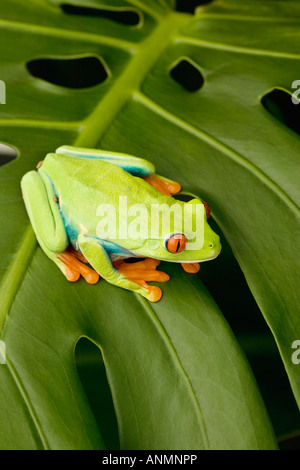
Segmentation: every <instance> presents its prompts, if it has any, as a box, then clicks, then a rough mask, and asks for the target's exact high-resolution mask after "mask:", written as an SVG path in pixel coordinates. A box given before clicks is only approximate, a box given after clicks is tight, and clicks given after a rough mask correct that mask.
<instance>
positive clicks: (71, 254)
mask: <svg viewBox="0 0 300 470" xmlns="http://www.w3.org/2000/svg"><path fill="white" fill-rule="evenodd" d="M21 192H22V197H23V200H24V204H25V208H26V210H27V214H28V217H29V220H30V223H31V225H32V228H33V230H34V233H35V236H36V238H37V242H38V243H39V245H40V247H41V248H42V250H43V251H44V253H45V254H46V255H47V256H48V258H50V259H51V260H52V261H53V262H54V263H55V264H56V265H57V266H58V268H59V269H60V270H61V271H62V273H63V274H64V276H65V278H66V279H67V280H68V281H70V282H75V281H78V280H79V278H81V277H82V278H84V279H85V281H86V282H87V283H88V284H91V285H94V284H97V283H98V281H99V279H100V278H103V279H105V280H106V281H107V282H109V283H111V284H113V285H115V286H118V287H121V288H123V289H126V290H129V291H132V292H134V293H136V294H138V295H141V296H143V297H144V298H146V299H147V300H148V301H150V302H157V301H159V300H160V299H161V297H162V289H161V287H159V286H158V285H157V284H159V283H165V282H167V281H169V279H170V276H169V274H167V273H165V272H164V271H161V270H159V269H157V268H158V266H159V265H160V263H161V262H171V263H178V264H181V266H182V267H183V269H184V271H185V272H186V273H188V274H196V273H197V272H198V271H199V269H200V263H201V262H204V261H209V260H212V259H215V258H216V257H217V256H218V255H219V253H220V251H221V243H220V237H219V236H218V235H217V233H215V232H214V231H213V230H212V228H211V227H210V225H209V223H208V218H209V217H210V207H209V206H208V204H207V203H206V202H205V201H203V200H202V199H200V198H199V197H197V196H193V197H191V198H190V200H188V201H184V198H180V197H179V196H180V194H182V188H181V184H180V183H178V182H177V181H174V180H172V179H169V178H166V177H165V176H162V175H160V174H158V173H156V168H155V166H154V164H153V163H152V162H150V161H148V160H146V159H144V158H141V157H138V156H133V155H130V154H126V153H122V152H113V151H106V150H103V149H92V148H83V147H76V146H70V145H62V146H60V147H58V148H57V149H56V150H55V152H52V153H48V154H47V155H46V156H45V158H44V159H43V160H42V161H40V162H38V164H37V165H36V168H35V169H34V170H30V171H28V172H27V173H26V174H25V175H24V176H23V177H22V179H21ZM125 203H126V204H125ZM174 207H176V209H178V208H179V212H177V214H179V213H180V214H181V216H180V217H175V215H174V214H175V212H176V211H175V212H174ZM128 208H129V211H128ZM132 208H134V209H135V210H134V211H131V212H130V210H131V209H132ZM153 208H156V209H157V208H158V209H159V210H160V211H159V212H155V211H154V212H153V213H152V209H153ZM161 208H162V209H161ZM138 209H140V212H139V211H138ZM170 214H171V215H170ZM172 214H173V215H172ZM152 215H153V217H152ZM154 215H155V217H154ZM167 216H169V219H168V223H164V222H165V220H167ZM196 218H197V219H196ZM152 219H153V220H152ZM182 219H183V220H182ZM149 221H150V222H152V226H151V230H150V224H149ZM195 221H198V222H197V224H198V225H197V227H196V226H195ZM146 222H147V223H146ZM193 227H194V228H195V227H196V230H194V229H193ZM198 227H199V230H198ZM121 228H123V229H122V230H121ZM129 228H130V230H129ZM197 230H198V232H199V234H200V235H201V236H200V235H199V237H198V242H197V236H198V235H197V234H198V232H197ZM200 232H201V233H200ZM195 240H196V242H195ZM153 281H154V285H153V284H149V282H150V283H151V282H153Z"/></svg>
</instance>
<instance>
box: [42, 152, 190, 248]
mask: <svg viewBox="0 0 300 470" xmlns="http://www.w3.org/2000/svg"><path fill="white" fill-rule="evenodd" d="M40 171H42V172H43V173H46V174H47V175H48V177H49V178H50V179H51V181H52V183H53V185H54V188H55V193H56V195H57V197H58V199H59V204H60V209H61V212H62V215H63V218H64V221H65V225H66V227H67V229H68V227H72V228H73V229H75V230H79V232H80V231H84V232H86V233H88V234H89V235H90V236H95V237H96V236H97V233H96V227H97V223H98V222H99V212H98V216H97V211H98V208H99V206H102V207H105V206H104V205H105V204H107V205H108V207H111V208H113V209H114V213H115V216H116V219H117V222H118V221H119V218H120V217H122V213H120V211H121V212H122V207H120V204H119V203H120V197H125V198H126V206H127V208H129V207H131V206H132V205H133V204H138V203H140V204H143V205H144V206H145V207H147V208H149V207H151V204H167V205H168V206H171V205H173V204H174V202H175V201H174V199H173V198H172V197H169V196H165V195H163V194H161V193H160V192H159V191H158V190H157V189H155V188H154V187H153V186H151V185H150V184H148V183H147V182H146V181H144V180H143V179H142V178H139V177H136V176H133V175H131V174H130V173H128V172H127V171H125V170H123V169H122V168H120V167H119V166H117V165H115V164H112V163H108V162H105V161H102V160H97V159H89V158H77V157H71V156H69V155H66V156H65V155H61V154H54V153H53V154H48V155H47V156H46V158H45V160H44V162H43V165H42V167H41V169H40ZM177 202H179V203H180V204H181V202H180V201H177ZM116 241H117V240H116Z"/></svg>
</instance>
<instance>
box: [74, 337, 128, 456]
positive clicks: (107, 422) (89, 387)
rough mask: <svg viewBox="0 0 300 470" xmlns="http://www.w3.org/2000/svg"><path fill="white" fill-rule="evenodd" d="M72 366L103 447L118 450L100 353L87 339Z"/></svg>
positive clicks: (115, 423)
mask: <svg viewBox="0 0 300 470" xmlns="http://www.w3.org/2000/svg"><path fill="white" fill-rule="evenodd" d="M75 364H76V368H77V372H78V375H79V378H80V381H81V384H82V386H83V389H84V391H85V394H86V397H87V399H88V402H89V405H90V407H91V410H92V412H93V415H94V417H95V420H96V423H97V425H98V428H99V431H100V434H101V436H102V438H103V441H104V444H105V447H106V448H107V449H109V450H119V449H120V442H119V433H118V423H117V418H116V414H115V410H114V405H113V399H112V395H111V391H110V387H109V383H108V380H107V376H106V370H105V366H104V362H103V357H102V353H101V350H100V349H99V348H98V347H97V346H96V345H95V344H94V343H92V341H90V340H89V339H87V338H84V337H82V338H80V339H79V341H78V342H77V344H76V348H75Z"/></svg>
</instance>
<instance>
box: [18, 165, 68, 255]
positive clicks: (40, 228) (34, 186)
mask: <svg viewBox="0 0 300 470" xmlns="http://www.w3.org/2000/svg"><path fill="white" fill-rule="evenodd" d="M21 188H22V193H23V198H24V202H25V206H26V209H27V212H28V215H29V218H30V222H31V224H32V227H33V229H34V231H35V233H36V236H37V238H38V241H39V242H40V243H41V244H42V245H43V246H45V247H46V248H47V249H48V250H50V251H53V252H56V253H60V252H61V251H64V250H65V249H66V247H67V246H68V243H69V242H68V237H67V234H66V230H65V227H64V223H63V220H62V217H61V214H60V211H59V207H58V204H57V202H56V199H55V194H54V191H53V188H52V184H51V182H50V180H49V179H48V178H42V177H41V176H40V175H39V173H37V172H36V171H30V172H28V173H26V175H24V176H23V178H22V181H21Z"/></svg>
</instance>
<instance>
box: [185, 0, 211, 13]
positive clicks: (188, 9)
mask: <svg viewBox="0 0 300 470" xmlns="http://www.w3.org/2000/svg"><path fill="white" fill-rule="evenodd" d="M212 1H213V0H176V10H177V11H183V12H185V13H194V12H195V9H196V8H197V7H199V6H201V5H207V4H208V3H211V2H212Z"/></svg>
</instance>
